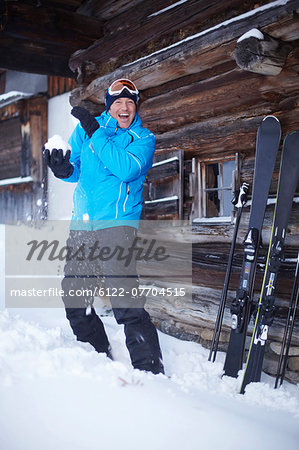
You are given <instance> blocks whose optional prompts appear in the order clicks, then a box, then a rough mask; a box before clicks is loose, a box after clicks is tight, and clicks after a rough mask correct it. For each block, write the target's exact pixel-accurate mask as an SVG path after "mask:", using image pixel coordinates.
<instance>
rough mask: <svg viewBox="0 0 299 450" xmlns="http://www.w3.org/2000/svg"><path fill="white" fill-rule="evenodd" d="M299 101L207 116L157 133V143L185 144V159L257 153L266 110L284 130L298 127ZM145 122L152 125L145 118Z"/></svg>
mask: <svg viewBox="0 0 299 450" xmlns="http://www.w3.org/2000/svg"><path fill="white" fill-rule="evenodd" d="M275 79H276V78H275ZM298 102H299V97H294V98H293V99H292V104H294V105H295V107H294V108H293V109H289V105H288V102H286V105H285V102H283V105H280V104H279V105H277V106H276V107H274V106H273V105H271V103H270V104H266V105H262V108H255V107H253V108H252V109H250V110H243V111H242V112H241V111H240V110H239V111H238V112H231V113H230V114H226V113H224V114H223V115H219V116H218V117H208V118H205V119H202V120H200V121H198V122H197V123H194V124H188V125H184V126H182V127H179V128H176V129H172V130H171V131H168V132H165V133H161V134H156V138H157V147H158V148H159V149H169V150H170V149H178V148H182V149H184V154H185V159H191V158H192V157H193V156H200V157H201V158H202V159H203V160H213V159H215V158H217V157H225V156H233V155H234V154H235V153H236V152H238V153H241V154H243V155H244V156H245V155H254V154H255V141H256V131H257V128H258V126H259V124H260V122H261V120H262V119H263V117H264V116H265V115H266V114H274V115H276V116H277V117H278V118H279V120H280V122H281V124H282V128H283V129H284V130H289V131H291V130H296V129H299V117H298V112H297V107H296V105H297V104H298ZM281 106H286V110H282V108H281ZM276 108H277V109H276ZM145 118H146V117H144V119H145ZM144 123H145V124H146V126H149V124H148V123H147V122H146V120H144ZM244 181H245V180H244Z"/></svg>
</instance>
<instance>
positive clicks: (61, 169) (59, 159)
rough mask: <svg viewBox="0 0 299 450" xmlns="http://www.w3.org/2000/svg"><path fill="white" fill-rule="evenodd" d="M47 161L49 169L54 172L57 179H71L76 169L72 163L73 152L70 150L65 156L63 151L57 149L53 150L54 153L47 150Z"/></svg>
mask: <svg viewBox="0 0 299 450" xmlns="http://www.w3.org/2000/svg"><path fill="white" fill-rule="evenodd" d="M44 154H45V161H46V164H47V166H48V167H50V169H51V170H52V172H53V173H54V175H55V177H57V178H69V177H70V176H71V175H72V173H73V171H74V167H73V166H72V164H71V163H70V161H69V160H70V156H71V151H70V150H68V151H67V152H66V154H65V156H64V155H63V150H61V148H60V149H58V150H57V148H53V150H52V152H51V153H50V150H48V149H45V152H44Z"/></svg>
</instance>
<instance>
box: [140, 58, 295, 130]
mask: <svg viewBox="0 0 299 450" xmlns="http://www.w3.org/2000/svg"><path fill="white" fill-rule="evenodd" d="M298 59H299V51H298V52H297V54H296V57H294V58H293V59H292V63H293V64H294V66H293V67H292V68H290V69H289V70H284V71H283V72H282V73H281V74H280V75H277V76H276V77H275V78H274V77H267V78H266V79H265V78H264V77H261V76H260V75H258V74H253V73H247V72H240V71H239V70H238V69H235V70H233V71H230V72H227V73H224V74H222V75H219V76H218V77H215V78H212V79H209V80H203V81H201V82H198V83H193V84H191V85H188V86H184V87H181V88H179V89H177V90H176V93H175V95H173V91H170V92H167V93H165V94H163V95H160V96H158V97H154V98H151V99H148V100H146V101H144V102H143V103H142V105H141V107H140V114H141V115H142V116H143V117H144V118H145V119H146V126H147V127H148V128H149V129H151V131H153V132H158V133H161V132H163V131H166V130H168V131H169V130H171V129H172V128H175V127H178V126H182V125H184V124H186V123H194V122H197V121H199V120H203V119H205V118H207V117H211V116H213V117H215V116H218V115H221V114H223V113H230V112H233V111H235V110H236V109H238V110H239V111H240V110H245V111H246V110H251V112H252V110H256V111H258V110H262V108H264V109H265V106H266V107H267V106H268V111H271V109H272V110H274V109H279V103H281V102H282V101H283V100H284V99H287V98H289V97H291V96H294V95H296V94H297V92H298V75H299V67H298V66H297V67H296V65H295V64H296V63H297V61H298ZM244 93H246V95H244ZM182 111H184V114H182Z"/></svg>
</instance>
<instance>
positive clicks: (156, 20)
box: [0, 0, 299, 382]
mask: <svg viewBox="0 0 299 450" xmlns="http://www.w3.org/2000/svg"><path fill="white" fill-rule="evenodd" d="M23 3H24V4H27V3H28V4H29V3H30V2H23ZM55 3H57V4H59V3H61V2H55ZM64 3H65V4H67V5H68V7H69V10H68V12H67V14H68V15H69V17H72V20H73V22H72V23H74V24H75V26H74V28H75V29H76V27H79V37H80V36H82V34H83V31H82V28H83V27H82V23H83V22H84V21H85V22H84V23H85V25H86V26H87V25H88V23H90V30H91V34H92V33H94V34H96V33H98V36H97V37H96V38H93V40H92V36H88V38H89V39H90V40H92V43H91V44H88V45H86V44H87V42H86V39H87V38H86V39H85V41H84V42H83V41H82V45H80V39H79V38H78V35H76V33H74V36H75V38H74V45H75V46H76V49H75V50H74V51H72V52H71V53H70V54H69V59H68V67H67V68H66V66H65V64H64V61H63V57H64V58H65V57H66V56H65V55H63V56H62V50H61V51H57V52H56V53H55V57H56V59H55V58H54V59H53V66H55V64H56V62H57V65H56V66H55V67H56V69H55V71H56V73H55V74H54V73H52V75H59V76H64V77H65V76H69V74H70V72H69V70H70V69H71V71H72V74H73V76H74V78H75V79H76V87H75V88H74V89H73V90H72V94H71V99H70V101H71V104H72V105H73V106H75V105H80V106H84V107H86V108H87V109H88V110H89V111H90V112H92V113H93V114H99V113H101V112H102V111H103V110H104V104H103V103H104V92H105V89H106V88H107V86H108V85H109V84H110V82H112V81H113V80H115V79H117V78H121V77H127V78H130V79H132V80H133V81H134V82H135V83H136V84H137V86H138V88H139V89H140V93H141V101H140V106H139V113H140V116H141V118H142V120H143V123H144V125H145V126H146V127H147V128H149V129H150V130H151V131H152V132H154V133H155V135H156V138H157V151H156V154H155V161H154V167H153V168H152V169H151V171H150V172H149V174H148V177H147V180H146V183H145V188H144V210H143V217H144V218H145V219H160V220H166V219H168V220H181V221H185V223H187V224H188V225H191V227H192V249H193V254H192V263H193V269H192V285H193V286H192V291H193V296H192V300H191V301H188V302H187V303H184V299H183V298H182V299H181V300H180V301H178V300H177V299H171V298H170V299H167V301H166V299H165V298H160V299H159V301H157V299H156V298H148V303H147V307H148V310H149V311H150V313H151V315H152V316H153V318H154V320H155V322H156V323H157V325H158V327H159V328H160V329H161V330H163V331H165V332H167V333H170V334H172V335H175V336H178V337H181V338H184V339H190V340H195V341H197V342H200V343H202V344H203V345H205V346H209V345H210V342H211V338H212V333H213V327H214V323H215V318H216V314H217V308H218V304H219V299H220V295H221V290H222V286H223V280H224V276H225V270H226V264H227V259H228V254H229V249H230V242H231V239H232V233H233V227H234V223H233V222H234V217H235V211H234V208H233V205H232V204H231V197H232V195H233V192H234V190H235V189H237V188H238V187H239V186H240V184H241V183H242V182H248V183H249V184H250V186H251V189H252V181H253V169H254V161H255V145H256V133H257V129H258V127H259V124H260V123H261V121H262V119H263V117H265V116H266V115H275V116H276V117H277V118H278V119H279V121H280V123H281V126H282V131H283V138H284V137H285V135H286V133H287V132H289V131H293V130H299V114H298V101H299V97H298V95H299V94H298V92H299V77H298V72H299V48H298V45H299V19H298V17H299V16H298V13H299V0H289V1H287V0H286V1H272V2H269V1H263V0H260V1H258V2H257V1H256V0H254V1H253V0H248V1H247V2H240V1H236V0H223V1H218V0H216V1H214V0H186V1H182V0H181V1H175V0H158V1H156V2H152V1H150V0H143V1H141V0H132V1H129V2H127V1H122V0H105V1H103V2H98V1H93V0H89V1H73V2H64ZM60 6H61V5H60ZM9 7H10V8H14V9H15V10H17V9H18V8H19V5H10V6H9ZM24 8H25V6H24ZM27 8H28V9H29V6H27ZM53 8H54V6H53ZM44 9H45V7H44ZM18 12H19V11H18ZM15 13H16V14H17V12H16V11H15ZM64 13H65V14H66V10H64ZM35 14H38V12H37V10H36V11H35ZM39 14H41V12H39ZM57 14H58V12H57ZM61 14H62V13H61ZM76 16H80V17H81V18H82V23H81V25H78V23H79V22H78V17H76ZM75 19H76V20H75ZM69 20H70V19H69ZM96 23H97V24H98V28H97V27H96ZM8 25H9V26H11V27H13V25H12V24H10V22H9V20H8ZM23 26H24V27H25V26H26V24H25V25H23ZM253 29H254V30H256V31H255V32H254V33H250V34H249V35H247V37H246V35H245V36H244V34H245V33H247V32H249V31H250V30H253ZM51 32H52V35H51V36H52V37H51V39H54V36H55V32H56V31H55V30H54V29H52V31H51ZM68 32H69V33H70V30H69V29H68ZM86 32H87V33H89V31H87V28H86ZM4 33H7V34H8V35H9V33H10V31H9V27H8V31H5V28H4ZM35 33H36V35H37V36H38V35H39V33H40V34H42V31H41V30H35ZM80 33H81V34H80ZM259 33H260V34H259ZM261 35H262V36H263V37H262V38H261ZM67 36H68V37H69V36H70V35H69V34H67ZM241 36H243V38H244V39H242V40H240V37H241ZM59 37H60V41H59V42H56V45H57V49H59V48H60V47H59V45H58V44H61V34H60V35H59ZM27 39H28V33H27ZM40 41H41V42H40V45H41V47H42V46H43V43H42V39H41V40H40ZM57 41H58V39H57ZM22 44H23V47H22V48H25V47H24V42H22ZM67 45H69V42H68V43H67ZM69 49H70V48H69V47H68V49H67V50H65V52H66V53H67V51H68V50H69ZM28 51H29V50H28V49H26V52H28ZM46 52H47V49H46V46H45V45H44V50H43V51H41V53H42V56H43V59H40V60H38V57H37V55H36V54H35V59H34V64H35V66H34V70H35V71H40V73H45V70H47V71H48V72H47V73H48V74H49V73H50V72H49V70H50V69H49V68H47V69H45V67H46V62H45V53H46ZM0 54H1V52H0ZM27 56H28V53H27ZM1 60H2V59H1ZM6 60H7V58H6V59H5V64H6V65H5V66H4V67H8V68H11V69H16V67H11V66H9V62H6ZM3 61H4V60H3ZM55 61H56V62H55ZM3 64H4V63H3ZM18 70H24V67H23V69H22V68H20V67H19V68H18ZM26 70H28V69H26ZM22 123H23V122H22ZM24 123H26V122H24ZM0 126H1V124H0ZM18 145H20V143H18ZM0 149H1V147H0ZM280 154H281V151H279V156H278V158H277V161H276V168H275V173H274V176H273V179H272V184H271V189H270V196H269V201H268V206H267V210H266V215H265V222H264V231H263V248H261V249H260V252H259V261H258V270H257V276H256V292H257V294H258V290H259V288H260V285H261V280H262V275H263V268H264V264H265V255H266V251H267V243H268V242H269V236H270V228H271V221H272V217H273V209H274V203H275V193H276V189H277V180H278V172H279V157H280ZM24 173H25V172H24ZM26 173H27V172H26ZM0 188H1V186H0ZM297 188H298V186H297ZM298 194H299V190H298V189H297V191H296V195H295V198H294V202H293V208H292V213H291V217H290V223H289V229H288V236H287V240H286V250H285V261H284V262H283V264H282V267H281V271H280V276H279V283H278V287H277V291H276V295H277V301H276V305H277V307H276V315H275V321H274V324H273V326H272V327H271V329H270V339H269V342H268V346H267V352H266V358H265V365H264V369H265V370H266V371H267V372H268V373H270V374H273V373H275V370H276V364H277V362H276V361H277V352H278V349H279V345H278V343H279V342H280V340H281V336H282V331H283V326H284V321H285V317H286V313H287V307H288V301H289V298H290V292H291V289H292V281H293V278H294V270H295V261H296V256H297V252H298V248H299V237H298V236H299V233H298V231H299V229H298V208H299V206H298ZM0 195H1V192H0ZM249 212H250V202H249V203H248V206H247V207H246V208H245V210H244V214H243V217H242V221H241V228H240V232H239V237H238V243H237V249H236V254H235V258H234V264H233V273H232V277H231V283H230V290H229V296H228V302H227V311H226V314H225V319H224V326H223V333H222V340H221V348H222V349H225V346H226V343H227V340H228V336H229V323H230V313H229V305H230V303H231V301H232V299H233V297H234V295H235V291H236V288H237V286H238V280H239V274H240V267H241V264H242V255H243V253H242V251H243V250H242V240H243V238H244V236H245V234H246V230H247V226H248V218H249ZM175 239H178V240H179V239H180V237H179V234H178V235H176V237H175ZM151 281H154V280H151ZM156 284H157V283H156ZM298 356H299V325H296V326H295V332H294V337H293V348H292V357H291V358H290V361H289V371H288V378H289V379H290V380H293V381H294V382H298V381H299V357H298Z"/></svg>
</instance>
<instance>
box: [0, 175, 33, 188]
mask: <svg viewBox="0 0 299 450" xmlns="http://www.w3.org/2000/svg"><path fill="white" fill-rule="evenodd" d="M31 181H33V178H32V177H16V178H6V179H5V180H0V186H7V185H8V184H19V183H30V182H31Z"/></svg>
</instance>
